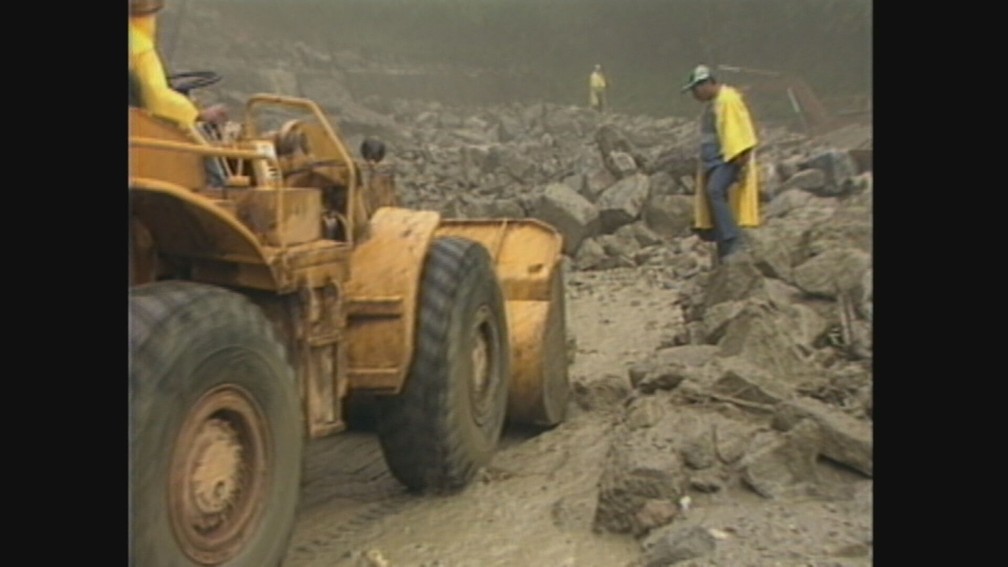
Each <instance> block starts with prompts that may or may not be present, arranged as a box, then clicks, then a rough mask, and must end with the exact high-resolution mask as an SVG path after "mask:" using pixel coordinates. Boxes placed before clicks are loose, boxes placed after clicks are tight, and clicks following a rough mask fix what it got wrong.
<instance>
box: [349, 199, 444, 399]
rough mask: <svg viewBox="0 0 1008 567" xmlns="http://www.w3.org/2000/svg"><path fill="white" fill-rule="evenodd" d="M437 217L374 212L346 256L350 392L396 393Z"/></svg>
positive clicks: (388, 209)
mask: <svg viewBox="0 0 1008 567" xmlns="http://www.w3.org/2000/svg"><path fill="white" fill-rule="evenodd" d="M440 222H441V215H440V214H438V213H436V212H433V211H413V210H408V209H401V208H395V207H383V208H380V209H378V210H377V211H376V212H375V214H374V216H373V217H371V220H370V222H369V223H368V227H367V232H366V237H365V240H364V241H363V242H362V243H360V244H358V245H357V247H356V248H355V249H354V251H353V253H352V254H351V256H350V274H351V275H350V281H349V283H348V284H347V288H346V297H347V310H346V312H347V333H346V337H347V367H348V369H347V376H348V378H349V382H350V389H351V391H353V390H366V391H372V392H374V393H380V394H397V393H399V391H400V390H401V389H402V386H403V382H404V380H405V378H406V372H407V370H408V369H409V364H410V361H411V360H412V358H413V343H414V338H415V334H416V333H415V328H416V314H417V309H416V304H417V297H418V293H419V287H420V277H421V271H422V268H423V265H424V259H425V257H426V255H427V251H428V249H429V248H430V245H431V241H432V239H433V237H434V232H435V230H436V229H437V227H438V224H439V223H440Z"/></svg>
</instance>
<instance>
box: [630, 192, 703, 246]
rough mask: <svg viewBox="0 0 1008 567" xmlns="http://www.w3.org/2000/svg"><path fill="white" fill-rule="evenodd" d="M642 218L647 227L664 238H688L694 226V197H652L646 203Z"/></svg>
mask: <svg viewBox="0 0 1008 567" xmlns="http://www.w3.org/2000/svg"><path fill="white" fill-rule="evenodd" d="M641 217H642V218H643V219H644V222H645V223H647V226H648V227H649V228H651V229H652V230H654V231H655V232H657V233H658V234H661V235H663V236H667V237H671V238H675V237H680V236H686V235H688V234H689V233H690V230H691V228H692V226H693V197H692V196H689V195H662V194H658V195H652V196H651V197H649V198H648V200H647V201H646V202H645V203H644V208H643V210H642V212H641Z"/></svg>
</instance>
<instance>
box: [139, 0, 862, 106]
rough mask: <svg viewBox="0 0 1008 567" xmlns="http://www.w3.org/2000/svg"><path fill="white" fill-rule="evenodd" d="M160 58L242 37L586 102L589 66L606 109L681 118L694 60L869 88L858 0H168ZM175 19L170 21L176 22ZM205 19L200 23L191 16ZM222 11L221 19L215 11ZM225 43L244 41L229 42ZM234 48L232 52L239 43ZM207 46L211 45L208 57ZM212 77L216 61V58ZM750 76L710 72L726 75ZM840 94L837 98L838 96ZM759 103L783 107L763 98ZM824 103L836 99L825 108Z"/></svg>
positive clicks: (436, 91) (463, 82)
mask: <svg viewBox="0 0 1008 567" xmlns="http://www.w3.org/2000/svg"><path fill="white" fill-rule="evenodd" d="M167 4H168V5H167V7H166V9H165V11H164V12H163V15H162V18H161V23H160V31H159V36H160V38H161V39H160V43H161V48H162V51H163V53H164V56H165V58H166V59H167V60H168V62H169V65H172V66H173V67H174V68H176V69H192V68H193V67H194V66H196V65H199V64H206V62H208V61H213V63H214V64H216V65H226V64H227V61H228V58H229V57H230V58H241V59H245V60H249V58H250V57H253V56H255V57H257V58H258V59H256V60H262V61H264V64H266V61H265V60H266V59H268V58H269V53H268V52H266V53H257V54H252V53H249V52H248V51H249V48H248V47H247V46H248V45H249V44H250V43H252V44H255V45H258V46H262V49H263V50H268V48H267V46H277V45H285V44H290V43H292V42H303V43H304V44H306V45H308V46H310V47H311V48H313V49H317V50H319V51H321V52H323V53H340V52H343V53H346V52H352V53H354V56H355V57H359V58H360V59H361V67H360V69H359V70H358V72H355V73H351V76H350V77H349V79H350V83H351V85H352V87H353V88H354V90H355V91H356V92H355V94H357V95H359V96H365V95H367V94H373V93H380V94H385V95H393V96H402V97H407V98H409V97H417V98H429V99H434V100H440V101H442V102H445V103H499V102H509V101H516V102H528V101H535V100H541V101H547V102H555V103H559V104H578V105H583V104H586V100H585V99H586V96H587V94H586V91H587V87H586V83H587V76H588V73H589V72H590V71H591V67H592V66H593V65H594V64H595V63H601V64H602V65H603V66H604V68H605V69H606V72H607V74H608V76H609V79H610V83H611V93H610V96H611V101H612V104H613V106H614V108H616V109H619V110H621V111H625V112H641V113H649V114H657V115H669V114H672V115H690V116H691V115H693V114H694V113H695V111H696V106H695V104H694V102H693V101H692V100H691V99H690V98H689V97H688V96H680V94H679V91H678V86H679V85H680V84H681V83H682V81H683V80H684V78H685V76H686V74H687V73H688V72H689V70H690V69H691V68H692V67H693V66H694V65H696V64H697V63H700V62H704V63H707V64H709V65H717V64H727V65H733V66H741V67H749V68H756V69H770V70H775V71H782V72H785V73H788V74H792V75H795V76H798V77H800V78H802V79H804V80H805V81H806V82H807V83H808V84H809V85H810V86H811V87H812V88H813V89H814V90H815V91H816V93H817V94H818V95H819V96H820V97H821V98H822V99H824V101H825V102H827V103H829V102H830V101H832V100H833V99H841V98H848V99H849V98H850V97H860V99H861V102H862V104H864V101H865V100H870V97H871V73H872V69H871V63H872V55H871V52H872V51H871V50H872V15H871V10H872V3H871V1H870V0H619V1H617V0H552V1H548V2H546V1H543V0H423V1H422V2H420V1H416V0H340V1H335V0H172V1H170V2H168V3H167ZM180 18H181V21H182V22H183V26H182V27H181V28H179V27H178V22H179V21H180ZM211 20H212V21H214V22H215V25H213V26H201V25H200V24H201V22H207V21H211ZM221 21H224V22H226V24H225V25H220V23H219V22H221ZM236 46H244V47H241V48H240V49H239V48H237V47H236ZM240 51H244V52H240ZM211 56H213V57H212V58H211ZM215 70H216V71H218V72H220V73H221V74H222V75H223V76H224V78H225V81H226V80H227V79H228V76H229V75H228V69H227V68H216V69H215ZM751 77H752V76H749V75H747V76H740V75H736V74H734V73H727V72H726V73H723V74H722V79H723V80H724V81H725V82H729V83H743V84H744V83H746V81H748V80H749V79H750V78H751ZM838 104H841V106H842V104H843V103H838ZM764 106H765V107H766V108H763V109H761V110H763V114H764V115H766V114H774V113H781V112H787V110H788V107H787V100H786V98H782V97H777V98H773V99H770V100H769V102H767V103H766V104H765V105H764ZM834 109H836V108H834Z"/></svg>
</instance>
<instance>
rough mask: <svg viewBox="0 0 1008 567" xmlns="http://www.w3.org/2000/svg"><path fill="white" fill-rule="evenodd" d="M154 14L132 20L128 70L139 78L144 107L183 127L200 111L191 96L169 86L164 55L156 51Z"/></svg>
mask: <svg viewBox="0 0 1008 567" xmlns="http://www.w3.org/2000/svg"><path fill="white" fill-rule="evenodd" d="M154 38H155V20H154V15H153V14H152V15H147V16H134V17H131V18H130V19H129V70H130V73H133V74H134V75H135V77H136V78H137V83H138V84H139V87H140V98H141V100H143V105H144V108H146V109H147V110H149V111H150V112H151V113H152V114H154V115H157V116H161V117H164V118H167V119H169V120H171V121H173V122H177V123H179V124H181V125H183V126H192V125H194V124H195V123H196V117H197V116H199V110H198V109H197V108H196V105H195V104H193V102H192V101H191V100H189V98H188V97H186V96H185V95H183V94H182V93H180V92H178V91H175V90H172V88H171V87H170V86H169V85H168V78H167V77H166V76H165V71H164V67H163V66H162V65H161V58H160V57H158V54H157V51H155V50H154Z"/></svg>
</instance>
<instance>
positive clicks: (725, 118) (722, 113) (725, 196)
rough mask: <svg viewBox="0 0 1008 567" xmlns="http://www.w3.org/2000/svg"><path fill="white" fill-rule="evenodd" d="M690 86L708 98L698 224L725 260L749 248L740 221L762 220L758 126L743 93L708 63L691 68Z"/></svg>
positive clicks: (704, 99) (743, 223)
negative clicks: (716, 74)
mask: <svg viewBox="0 0 1008 567" xmlns="http://www.w3.org/2000/svg"><path fill="white" fill-rule="evenodd" d="M686 91H691V92H692V93H693V98H695V99H696V100H698V101H700V102H703V103H704V108H703V113H702V114H701V117H700V165H699V171H698V172H697V184H696V187H697V190H696V192H695V193H696V196H695V199H694V209H693V210H694V223H693V226H694V229H695V230H697V231H698V232H700V234H701V236H704V237H706V238H705V239H713V240H714V241H715V242H716V243H717V254H718V259H719V260H720V261H731V260H734V258H733V256H734V255H735V254H737V253H738V252H741V251H743V249H744V248H745V241H744V235H743V233H742V230H741V227H755V226H759V220H760V219H759V186H758V182H759V176H758V173H757V169H756V163H755V157H754V155H753V154H754V151H755V148H756V145H757V143H758V140H757V139H756V128H755V126H754V125H753V121H752V118H751V117H750V115H749V109H748V107H747V106H746V104H745V101H743V100H742V95H741V94H739V92H738V91H737V90H736V89H734V88H732V87H730V86H728V85H723V84H720V83H718V82H717V80H716V79H715V78H714V75H712V74H711V72H710V69H709V68H708V67H707V66H705V65H698V66H697V67H696V68H695V69H694V70H693V72H692V73H690V75H689V78H688V79H687V81H686V84H685V85H684V86H683V87H682V92H686ZM733 187H734V191H730V190H731V189H732V188H733Z"/></svg>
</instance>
